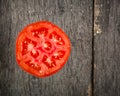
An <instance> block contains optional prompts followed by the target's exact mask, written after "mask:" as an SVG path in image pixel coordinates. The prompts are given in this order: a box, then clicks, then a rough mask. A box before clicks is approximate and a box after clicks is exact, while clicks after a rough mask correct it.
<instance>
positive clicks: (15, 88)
mask: <svg viewBox="0 0 120 96" xmlns="http://www.w3.org/2000/svg"><path fill="white" fill-rule="evenodd" d="M40 20H48V21H51V22H53V23H54V24H56V25H58V26H59V27H61V28H62V29H63V30H64V31H65V32H66V34H67V35H68V36H69V38H70V40H71V45H72V50H71V55H70V58H69V60H68V62H67V64H66V65H65V66H64V68H63V69H62V70H61V71H59V72H58V73H57V74H55V75H53V76H50V77H47V78H42V79H41V78H36V77H34V76H31V75H29V74H27V73H26V72H24V71H23V70H21V69H20V68H19V66H18V65H17V63H16V60H15V40H16V37H17V35H18V33H19V31H20V30H21V29H22V28H23V27H25V26H26V25H27V24H30V23H32V22H36V21H40ZM119 81H120V0H0V96H120V82H119Z"/></svg>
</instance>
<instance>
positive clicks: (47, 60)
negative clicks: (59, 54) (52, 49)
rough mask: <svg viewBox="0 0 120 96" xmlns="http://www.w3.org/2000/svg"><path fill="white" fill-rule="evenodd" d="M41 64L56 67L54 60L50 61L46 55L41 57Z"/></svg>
mask: <svg viewBox="0 0 120 96" xmlns="http://www.w3.org/2000/svg"><path fill="white" fill-rule="evenodd" d="M42 62H43V63H44V64H45V65H46V66H47V67H48V68H52V67H54V66H56V62H55V60H53V59H51V58H50V57H47V56H46V55H44V56H43V59H42Z"/></svg>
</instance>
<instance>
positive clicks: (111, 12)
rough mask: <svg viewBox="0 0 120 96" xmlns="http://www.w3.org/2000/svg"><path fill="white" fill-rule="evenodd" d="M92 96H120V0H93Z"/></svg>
mask: <svg viewBox="0 0 120 96" xmlns="http://www.w3.org/2000/svg"><path fill="white" fill-rule="evenodd" d="M94 32H95V34H94V35H95V36H94V40H95V41H94V47H95V49H94V54H95V55H94V60H95V61H94V96H120V83H119V80H120V0H95V22H94Z"/></svg>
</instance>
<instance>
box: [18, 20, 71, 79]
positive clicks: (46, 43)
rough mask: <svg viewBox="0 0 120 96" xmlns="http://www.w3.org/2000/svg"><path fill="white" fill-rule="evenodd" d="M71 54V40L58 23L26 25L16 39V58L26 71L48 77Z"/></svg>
mask: <svg viewBox="0 0 120 96" xmlns="http://www.w3.org/2000/svg"><path fill="white" fill-rule="evenodd" d="M69 54H70V40H69V39H68V37H67V35H66V34H65V33H64V32H63V31H62V30H61V29H60V28H59V27H57V26H56V25H54V24H52V23H50V22H48V21H41V22H36V23H32V24H30V25H28V26H27V27H25V28H24V29H23V30H22V31H21V32H20V34H19V35H18V37H17V40H16V60H17V62H18V64H19V66H20V67H21V68H22V69H23V70H25V71H26V72H28V73H30V74H32V75H34V76H37V77H46V76H50V75H52V74H53V73H55V72H57V71H58V70H60V69H61V68H62V67H63V66H64V65H65V63H66V61H67V59H68V57H69Z"/></svg>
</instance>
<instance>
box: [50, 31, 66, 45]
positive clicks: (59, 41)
mask: <svg viewBox="0 0 120 96" xmlns="http://www.w3.org/2000/svg"><path fill="white" fill-rule="evenodd" d="M49 38H50V39H52V40H53V41H54V42H55V43H56V44H58V45H63V44H65V42H64V40H63V39H62V37H61V36H60V35H59V34H57V33H56V32H55V31H54V32H52V33H51V34H50V36H49Z"/></svg>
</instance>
